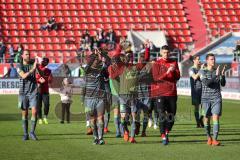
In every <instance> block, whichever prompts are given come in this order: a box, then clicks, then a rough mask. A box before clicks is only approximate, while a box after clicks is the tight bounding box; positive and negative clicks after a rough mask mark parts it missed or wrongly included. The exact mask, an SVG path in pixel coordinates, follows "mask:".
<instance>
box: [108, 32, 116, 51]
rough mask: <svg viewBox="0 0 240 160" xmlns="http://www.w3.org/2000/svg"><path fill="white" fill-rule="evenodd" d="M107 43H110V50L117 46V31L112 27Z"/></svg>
mask: <svg viewBox="0 0 240 160" xmlns="http://www.w3.org/2000/svg"><path fill="white" fill-rule="evenodd" d="M106 38H107V43H108V45H109V50H113V49H114V48H115V43H116V33H115V32H114V31H113V29H112V28H110V29H109V31H108V32H107V35H106Z"/></svg>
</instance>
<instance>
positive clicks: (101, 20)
mask: <svg viewBox="0 0 240 160" xmlns="http://www.w3.org/2000/svg"><path fill="white" fill-rule="evenodd" d="M47 21H48V19H47V18H46V17H41V18H39V17H14V18H13V17H4V18H2V22H4V23H6V24H8V23H14V24H16V23H20V24H25V23H31V24H45V23H46V22H47ZM56 22H57V23H68V24H71V23H72V24H78V23H83V22H84V23H104V22H105V23H107V22H111V23H122V22H135V23H138V22H141V23H144V22H149V23H156V22H164V23H169V22H170V23H184V22H187V18H186V17H170V16H165V17H162V16H161V17H160V16H149V17H145V16H131V17H127V16H121V17H110V16H109V17H95V16H92V17H71V18H70V17H56Z"/></svg>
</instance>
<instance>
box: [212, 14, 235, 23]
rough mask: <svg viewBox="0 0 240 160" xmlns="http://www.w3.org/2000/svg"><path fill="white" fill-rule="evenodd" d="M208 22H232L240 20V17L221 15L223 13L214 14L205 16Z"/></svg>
mask: <svg viewBox="0 0 240 160" xmlns="http://www.w3.org/2000/svg"><path fill="white" fill-rule="evenodd" d="M207 19H208V22H213V23H219V22H220V23H224V22H227V23H229V22H232V23H238V22H239V21H240V17H238V16H223V15H215V16H207Z"/></svg>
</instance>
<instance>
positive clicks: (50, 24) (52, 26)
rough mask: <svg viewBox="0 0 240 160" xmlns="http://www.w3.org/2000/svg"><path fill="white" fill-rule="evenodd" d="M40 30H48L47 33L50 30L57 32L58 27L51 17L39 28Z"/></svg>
mask: <svg viewBox="0 0 240 160" xmlns="http://www.w3.org/2000/svg"><path fill="white" fill-rule="evenodd" d="M40 29H41V30H48V31H52V30H57V29H58V25H57V23H56V20H55V18H54V17H51V18H50V19H49V20H48V22H47V24H46V25H44V26H41V28H40Z"/></svg>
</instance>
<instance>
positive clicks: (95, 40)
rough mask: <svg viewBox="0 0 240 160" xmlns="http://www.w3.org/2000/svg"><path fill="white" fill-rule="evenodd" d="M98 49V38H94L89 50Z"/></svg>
mask: <svg viewBox="0 0 240 160" xmlns="http://www.w3.org/2000/svg"><path fill="white" fill-rule="evenodd" d="M99 47H100V41H99V38H98V36H97V35H96V36H94V37H93V39H92V43H91V50H93V49H97V48H99Z"/></svg>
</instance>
